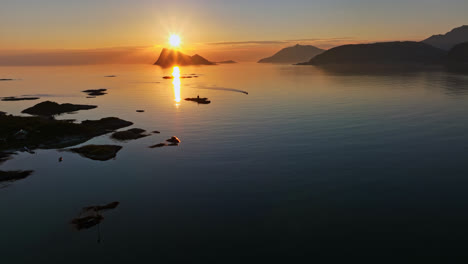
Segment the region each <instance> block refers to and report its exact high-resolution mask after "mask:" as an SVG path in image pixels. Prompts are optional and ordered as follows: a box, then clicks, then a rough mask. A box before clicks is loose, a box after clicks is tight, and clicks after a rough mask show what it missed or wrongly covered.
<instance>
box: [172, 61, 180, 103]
mask: <svg viewBox="0 0 468 264" xmlns="http://www.w3.org/2000/svg"><path fill="white" fill-rule="evenodd" d="M172 76H173V77H174V80H173V81H172V84H173V85H174V96H175V101H176V103H177V104H176V105H177V106H178V105H179V104H178V103H180V69H179V67H177V66H175V67H174V69H173V71H172Z"/></svg>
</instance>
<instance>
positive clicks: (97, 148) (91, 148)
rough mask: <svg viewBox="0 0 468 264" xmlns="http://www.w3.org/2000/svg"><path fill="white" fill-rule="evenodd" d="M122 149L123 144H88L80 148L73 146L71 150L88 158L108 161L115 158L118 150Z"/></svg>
mask: <svg viewBox="0 0 468 264" xmlns="http://www.w3.org/2000/svg"><path fill="white" fill-rule="evenodd" d="M121 149H122V146H116V145H86V146H83V147H79V148H72V149H70V151H71V152H74V153H78V154H80V155H81V156H83V157H85V158H88V159H92V160H99V161H106V160H110V159H113V158H115V157H116V156H117V152H119V151H120V150H121Z"/></svg>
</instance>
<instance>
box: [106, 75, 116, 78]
mask: <svg viewBox="0 0 468 264" xmlns="http://www.w3.org/2000/svg"><path fill="white" fill-rule="evenodd" d="M104 77H106V78H115V77H117V75H106V76H104Z"/></svg>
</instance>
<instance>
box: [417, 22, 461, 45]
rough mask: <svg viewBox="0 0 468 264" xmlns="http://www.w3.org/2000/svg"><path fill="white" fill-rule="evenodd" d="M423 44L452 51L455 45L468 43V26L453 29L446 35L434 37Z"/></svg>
mask: <svg viewBox="0 0 468 264" xmlns="http://www.w3.org/2000/svg"><path fill="white" fill-rule="evenodd" d="M422 42H424V43H426V44H429V45H432V46H434V47H437V48H439V49H443V50H450V49H451V48H453V47H454V46H455V45H457V44H460V43H463V42H468V26H461V27H458V28H454V29H452V31H450V32H448V33H446V34H444V35H434V36H431V37H430V38H427V39H425V40H423V41H422Z"/></svg>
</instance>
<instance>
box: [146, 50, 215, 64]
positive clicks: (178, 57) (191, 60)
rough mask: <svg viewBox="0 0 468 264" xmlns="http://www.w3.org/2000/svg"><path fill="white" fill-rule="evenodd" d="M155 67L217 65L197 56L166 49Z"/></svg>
mask: <svg viewBox="0 0 468 264" xmlns="http://www.w3.org/2000/svg"><path fill="white" fill-rule="evenodd" d="M154 65H159V66H161V67H172V66H176V65H177V66H187V65H215V63H213V62H211V61H209V60H207V59H205V58H203V57H202V56H200V55H198V54H196V55H193V56H189V55H186V54H184V53H182V52H180V51H178V50H174V49H166V48H164V49H163V50H162V51H161V54H160V55H159V58H158V60H157V61H156V62H155V63H154Z"/></svg>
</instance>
